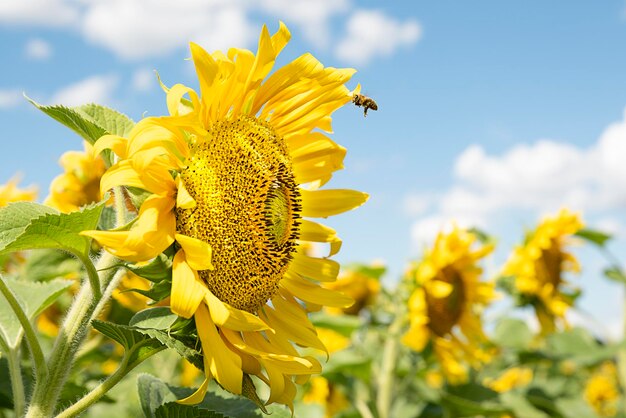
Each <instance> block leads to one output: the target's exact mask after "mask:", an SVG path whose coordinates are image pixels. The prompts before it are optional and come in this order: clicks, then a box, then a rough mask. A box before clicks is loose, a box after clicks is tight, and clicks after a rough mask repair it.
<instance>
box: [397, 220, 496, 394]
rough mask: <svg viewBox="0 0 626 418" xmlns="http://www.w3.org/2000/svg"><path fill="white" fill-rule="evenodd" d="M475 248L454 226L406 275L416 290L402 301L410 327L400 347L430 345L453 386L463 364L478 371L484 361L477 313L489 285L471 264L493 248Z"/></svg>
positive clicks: (489, 292)
mask: <svg viewBox="0 0 626 418" xmlns="http://www.w3.org/2000/svg"><path fill="white" fill-rule="evenodd" d="M475 243H476V236H475V235H474V234H473V233H471V232H468V231H465V230H462V229H459V228H458V227H454V228H453V229H452V231H451V232H449V233H440V234H439V235H438V237H437V239H436V241H435V245H434V247H433V248H432V249H431V250H429V251H427V252H426V254H425V255H424V258H423V259H422V260H421V261H420V262H419V263H418V264H417V265H416V266H415V267H414V268H413V269H411V270H410V272H409V275H410V277H411V278H413V279H414V280H415V282H416V285H417V287H416V289H415V290H414V291H413V293H412V294H411V296H410V298H409V301H408V307H409V321H410V327H409V330H408V331H407V332H406V334H404V336H403V337H402V342H403V343H404V344H405V345H407V346H408V347H410V348H412V349H413V350H415V351H419V352H421V351H423V350H424V349H425V348H426V347H427V345H428V343H429V342H430V343H431V346H432V348H433V351H434V354H435V355H436V357H437V359H438V360H439V364H440V366H441V368H442V371H443V373H444V375H445V376H446V378H447V380H448V381H449V382H450V383H453V384H456V383H461V382H464V381H465V380H466V379H467V368H466V366H465V364H464V363H468V364H470V365H471V366H478V365H479V364H481V363H482V362H484V361H486V360H487V359H488V358H489V356H488V354H487V353H486V352H485V351H484V350H483V349H482V348H481V347H480V346H481V344H482V343H484V342H486V337H485V334H484V333H483V330H482V324H481V318H480V312H479V311H480V309H481V308H483V307H484V306H486V305H487V304H488V303H489V302H490V301H491V300H492V299H493V297H494V286H493V284H492V283H486V282H481V281H480V275H481V273H482V269H481V268H480V267H479V266H478V265H477V263H478V260H480V259H481V258H483V257H484V256H486V255H487V254H489V253H490V252H491V251H492V250H493V246H491V245H482V246H479V247H478V248H474V247H475V245H474V244H475Z"/></svg>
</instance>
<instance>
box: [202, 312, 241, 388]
mask: <svg viewBox="0 0 626 418" xmlns="http://www.w3.org/2000/svg"><path fill="white" fill-rule="evenodd" d="M194 318H195V320H196V328H197V330H198V336H199V337H200V342H201V343H202V354H203V355H204V368H205V373H207V372H209V373H210V375H211V376H213V377H215V379H216V380H217V381H218V382H219V383H220V385H222V387H223V388H224V389H226V390H228V391H230V392H232V393H235V394H241V388H242V381H243V371H242V370H241V367H242V362H241V357H239V356H238V355H237V354H236V353H234V352H233V351H231V350H230V349H229V347H228V346H227V345H226V344H225V343H224V341H223V340H222V337H221V336H220V334H219V333H218V332H217V328H216V327H215V323H214V322H213V320H212V319H211V315H210V314H209V311H208V309H207V307H206V306H205V305H204V304H200V306H199V307H198V310H197V311H196V314H195V315H194Z"/></svg>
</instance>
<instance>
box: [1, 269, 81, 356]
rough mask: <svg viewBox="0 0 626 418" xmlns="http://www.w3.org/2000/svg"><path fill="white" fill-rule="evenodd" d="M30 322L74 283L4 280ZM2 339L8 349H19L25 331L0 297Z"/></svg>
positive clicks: (63, 281) (67, 281) (9, 307)
mask: <svg viewBox="0 0 626 418" xmlns="http://www.w3.org/2000/svg"><path fill="white" fill-rule="evenodd" d="M0 280H4V282H5V283H6V285H7V287H8V288H9V290H10V291H11V293H12V294H13V296H14V297H15V299H16V300H17V302H18V303H19V305H20V307H21V308H22V311H23V312H24V313H25V315H26V317H27V318H28V319H29V320H31V321H32V320H33V319H34V318H35V316H37V315H38V314H39V313H41V311H43V310H44V309H45V308H47V307H48V306H50V305H51V304H52V303H53V302H54V301H55V299H57V298H58V297H59V296H61V294H63V292H65V291H66V290H67V289H68V288H69V287H70V286H71V285H72V284H73V283H74V282H72V281H69V280H51V281H49V282H46V283H36V282H26V281H17V280H10V279H2V278H0ZM0 301H1V303H0V338H1V339H2V341H3V342H4V343H5V344H6V345H7V346H8V347H17V345H18V344H19V343H20V341H21V337H22V333H23V329H22V326H21V324H20V322H19V321H18V319H17V317H16V316H15V313H14V312H13V309H12V308H11V306H10V305H9V304H8V303H7V302H6V300H4V297H2V296H0Z"/></svg>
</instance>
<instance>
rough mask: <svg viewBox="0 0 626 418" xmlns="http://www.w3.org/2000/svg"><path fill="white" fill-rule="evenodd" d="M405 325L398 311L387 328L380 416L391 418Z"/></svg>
mask: <svg viewBox="0 0 626 418" xmlns="http://www.w3.org/2000/svg"><path fill="white" fill-rule="evenodd" d="M403 326H404V315H402V314H401V313H398V312H396V317H395V319H394V320H393V322H392V323H391V325H390V326H389V329H388V330H387V339H386V340H385V346H384V348H383V360H382V364H381V367H380V377H379V379H378V396H377V397H376V408H377V409H378V416H379V417H380V418H389V417H390V415H389V414H390V413H391V400H392V393H393V383H394V371H395V365H396V360H397V358H398V349H399V346H398V343H399V341H398V339H399V337H400V331H401V330H402V327H403Z"/></svg>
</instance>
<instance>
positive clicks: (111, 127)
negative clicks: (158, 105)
mask: <svg viewBox="0 0 626 418" xmlns="http://www.w3.org/2000/svg"><path fill="white" fill-rule="evenodd" d="M72 110H74V111H75V112H76V113H78V114H79V115H81V116H83V117H84V118H85V119H87V120H89V121H91V122H93V123H95V124H96V125H97V126H99V127H100V128H102V129H104V130H105V131H106V132H107V133H110V134H113V135H119V136H128V134H129V133H130V131H131V130H132V129H133V127H134V126H135V122H133V120H132V119H131V118H129V117H128V116H126V115H124V114H123V113H120V112H118V111H117V110H114V109H111V108H108V107H106V106H101V105H97V104H94V103H91V104H86V105H82V106H78V107H74V108H72ZM96 139H97V138H96Z"/></svg>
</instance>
